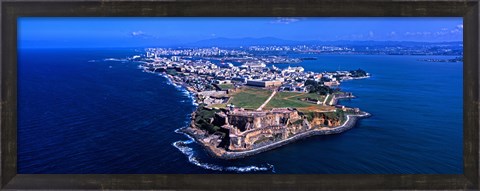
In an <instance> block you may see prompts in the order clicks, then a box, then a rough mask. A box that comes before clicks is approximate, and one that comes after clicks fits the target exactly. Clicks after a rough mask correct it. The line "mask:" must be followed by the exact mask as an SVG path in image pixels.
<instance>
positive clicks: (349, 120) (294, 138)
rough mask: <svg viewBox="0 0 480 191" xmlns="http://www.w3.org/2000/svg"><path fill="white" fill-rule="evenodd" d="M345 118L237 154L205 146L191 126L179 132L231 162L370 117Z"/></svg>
mask: <svg viewBox="0 0 480 191" xmlns="http://www.w3.org/2000/svg"><path fill="white" fill-rule="evenodd" d="M346 116H347V120H345V122H344V123H343V124H342V125H340V126H337V127H334V128H328V129H327V128H321V129H314V130H309V131H306V132H302V133H300V134H297V135H294V136H292V137H290V138H287V139H285V140H281V141H278V142H274V143H272V144H269V145H265V146H262V147H259V148H256V149H252V150H248V151H239V152H229V151H223V150H221V149H218V148H213V147H212V146H211V145H210V144H206V143H205V142H203V141H202V139H201V138H200V137H199V136H198V135H197V134H195V133H194V131H195V130H194V129H193V127H192V124H191V125H190V126H188V127H184V128H181V129H179V131H180V132H183V133H186V134H188V136H190V137H193V139H194V140H195V141H196V142H198V143H200V144H201V145H202V146H203V148H204V150H206V151H207V152H208V153H209V154H210V155H211V156H214V157H216V158H220V159H227V160H231V159H239V158H244V157H247V156H251V155H255V154H258V153H262V152H265V151H269V150H272V149H275V148H278V147H281V146H283V145H286V144H289V143H293V142H295V141H298V140H301V139H304V138H307V137H311V136H315V135H331V134H339V133H343V132H345V131H347V130H350V129H351V128H353V127H354V126H355V125H356V123H357V121H358V119H360V118H366V117H370V116H371V115H370V113H367V112H363V114H361V115H346Z"/></svg>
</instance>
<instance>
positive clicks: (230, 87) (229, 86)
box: [218, 84, 234, 90]
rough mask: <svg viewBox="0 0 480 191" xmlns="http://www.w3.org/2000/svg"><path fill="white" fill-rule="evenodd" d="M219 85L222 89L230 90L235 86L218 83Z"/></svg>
mask: <svg viewBox="0 0 480 191" xmlns="http://www.w3.org/2000/svg"><path fill="white" fill-rule="evenodd" d="M218 87H220V88H222V90H228V89H232V88H234V86H233V84H218Z"/></svg>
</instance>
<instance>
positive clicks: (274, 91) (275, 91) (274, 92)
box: [257, 90, 277, 111]
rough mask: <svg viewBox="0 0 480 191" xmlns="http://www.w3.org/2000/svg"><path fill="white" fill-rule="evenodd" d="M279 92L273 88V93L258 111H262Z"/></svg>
mask: <svg viewBox="0 0 480 191" xmlns="http://www.w3.org/2000/svg"><path fill="white" fill-rule="evenodd" d="M276 93H277V90H273V92H272V95H270V97H269V98H268V99H267V100H266V101H265V102H264V103H263V104H262V105H261V106H260V107H259V108H258V109H257V111H262V109H263V107H265V106H266V105H267V103H268V102H270V100H271V99H272V98H273V96H274V95H275V94H276Z"/></svg>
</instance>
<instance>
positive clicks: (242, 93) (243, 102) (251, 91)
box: [229, 88, 272, 109]
mask: <svg viewBox="0 0 480 191" xmlns="http://www.w3.org/2000/svg"><path fill="white" fill-rule="evenodd" d="M271 94H272V91H270V90H265V89H260V88H244V89H242V90H239V91H238V92H236V93H235V94H233V95H231V96H232V98H231V99H230V102H229V103H230V104H233V105H235V107H243V108H245V109H257V108H258V107H260V106H261V105H262V104H263V102H265V101H266V100H267V99H268V97H270V95H271Z"/></svg>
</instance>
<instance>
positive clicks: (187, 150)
mask: <svg viewBox="0 0 480 191" xmlns="http://www.w3.org/2000/svg"><path fill="white" fill-rule="evenodd" d="M175 132H176V133H181V134H183V135H185V136H187V137H188V138H189V140H186V141H177V142H174V143H173V144H172V145H173V146H174V147H175V148H177V149H178V150H180V151H181V152H182V153H183V154H185V155H186V156H187V158H188V161H189V162H190V163H192V164H194V165H196V166H199V167H202V168H204V169H207V170H215V171H229V172H230V171H232V172H252V171H272V172H274V173H275V168H274V166H273V165H271V164H268V163H267V164H266V167H258V166H242V167H238V166H220V165H216V164H209V163H204V162H201V161H200V160H199V159H198V158H197V157H196V156H195V151H194V150H193V148H191V147H188V146H187V145H189V144H192V143H194V142H195V139H193V138H192V137H191V136H190V135H188V134H185V133H183V132H180V131H179V129H177V130H175Z"/></svg>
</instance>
